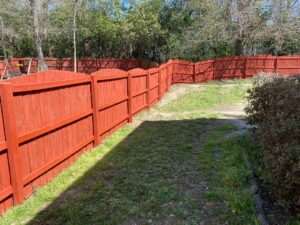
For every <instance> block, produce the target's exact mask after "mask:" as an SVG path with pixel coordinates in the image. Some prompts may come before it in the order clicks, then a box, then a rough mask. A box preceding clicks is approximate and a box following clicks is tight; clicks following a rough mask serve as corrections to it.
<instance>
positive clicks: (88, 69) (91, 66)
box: [0, 58, 151, 74]
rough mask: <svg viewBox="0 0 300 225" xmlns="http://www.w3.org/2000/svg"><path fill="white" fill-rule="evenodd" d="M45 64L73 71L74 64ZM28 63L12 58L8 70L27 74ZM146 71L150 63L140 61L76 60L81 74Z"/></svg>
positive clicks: (32, 70) (48, 60) (1, 67)
mask: <svg viewBox="0 0 300 225" xmlns="http://www.w3.org/2000/svg"><path fill="white" fill-rule="evenodd" d="M45 63H46V65H47V66H48V69H49V70H66V71H74V62H73V60H72V59H68V58H65V59H58V58H45ZM4 66H5V63H4V62H3V61H0V73H2V72H3V70H4ZM28 67H29V61H28V59H26V58H14V59H12V60H11V61H10V63H9V64H8V69H10V70H12V71H13V72H14V73H15V74H17V73H27V72H28ZM138 67H140V68H144V69H148V68H150V67H151V62H150V61H148V60H141V59H113V58H112V59H78V60H77V71H78V72H81V73H88V74H90V73H93V72H96V71H99V70H101V69H112V68H117V69H122V70H126V71H128V70H131V69H134V68H138ZM37 68H38V60H37V59H33V61H32V64H31V67H30V73H36V72H37V71H38V70H37Z"/></svg>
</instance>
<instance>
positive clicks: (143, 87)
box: [128, 69, 148, 115]
mask: <svg viewBox="0 0 300 225" xmlns="http://www.w3.org/2000/svg"><path fill="white" fill-rule="evenodd" d="M128 72H129V73H130V75H131V77H132V78H131V82H132V84H131V87H132V90H131V91H132V113H133V115H135V114H136V113H138V112H140V111H142V110H144V109H146V108H147V106H148V85H147V76H148V71H146V70H143V69H133V70H129V71H128Z"/></svg>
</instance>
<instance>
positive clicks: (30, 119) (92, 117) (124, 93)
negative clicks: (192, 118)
mask: <svg viewBox="0 0 300 225" xmlns="http://www.w3.org/2000/svg"><path fill="white" fill-rule="evenodd" d="M88 66H90V68H91V69H90V71H94V70H96V68H97V69H98V67H94V65H93V64H88ZM260 71H266V72H279V73H284V74H295V73H300V57H299V56H293V57H291V56H290V57H273V56H257V57H227V58H223V59H217V60H208V61H203V62H197V63H191V62H185V61H179V60H175V61H169V62H168V63H165V64H162V65H161V66H159V67H157V68H152V69H148V70H143V69H140V68H135V69H132V70H129V71H123V70H120V69H104V70H100V71H97V72H94V73H92V74H91V75H88V74H83V73H74V72H70V71H63V70H60V71H58V70H49V71H45V72H40V73H35V74H31V75H26V76H21V77H17V78H14V79H10V80H8V81H5V82H2V83H0V100H1V101H0V110H1V114H0V214H1V213H3V212H4V211H6V210H7V209H9V208H11V207H12V206H13V205H15V204H20V203H22V202H23V200H24V199H25V198H27V197H29V196H30V195H31V194H32V193H33V190H34V189H35V188H36V187H37V186H41V185H44V184H46V183H47V182H48V181H49V180H51V179H52V178H53V177H54V176H55V175H56V174H58V173H59V172H60V171H62V170H63V169H64V168H66V167H67V166H68V165H69V164H70V163H72V162H73V161H74V160H75V159H76V158H77V157H78V156H80V155H81V154H82V153H84V152H86V151H89V150H90V149H92V148H93V147H94V146H97V145H98V144H99V143H101V141H102V140H103V139H104V138H105V137H107V136H108V135H109V134H111V133H112V132H114V131H115V130H116V129H118V128H120V127H122V126H123V125H125V124H127V123H128V122H131V121H132V118H133V116H134V115H136V114H138V113H139V112H141V111H143V110H145V109H147V108H150V107H151V106H152V105H154V104H155V103H157V102H158V101H159V100H160V99H161V97H162V96H163V95H164V94H165V93H166V92H167V91H168V89H169V87H170V86H171V85H172V84H173V83H179V82H183V83H196V82H205V81H207V80H213V79H231V78H247V77H251V76H253V75H254V74H256V73H258V72H260Z"/></svg>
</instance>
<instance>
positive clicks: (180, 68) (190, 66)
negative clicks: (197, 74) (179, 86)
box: [173, 60, 194, 83]
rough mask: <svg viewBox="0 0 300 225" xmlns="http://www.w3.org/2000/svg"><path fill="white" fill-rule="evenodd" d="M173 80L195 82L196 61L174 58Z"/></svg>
mask: <svg viewBox="0 0 300 225" xmlns="http://www.w3.org/2000/svg"><path fill="white" fill-rule="evenodd" d="M173 64H174V69H173V82H175V83H178V82H179V83H192V82H194V63H191V62H186V61H183V60H174V61H173Z"/></svg>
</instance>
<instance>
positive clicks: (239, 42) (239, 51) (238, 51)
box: [234, 1, 245, 56]
mask: <svg viewBox="0 0 300 225" xmlns="http://www.w3.org/2000/svg"><path fill="white" fill-rule="evenodd" d="M244 7H245V3H244V2H243V1H237V31H236V32H237V36H236V38H235V43H234V45H235V46H234V47H235V55H236V56H241V55H243V51H244V29H245V28H244V27H243V26H244V25H243V23H244V18H243V17H244V15H243V14H244Z"/></svg>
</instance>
